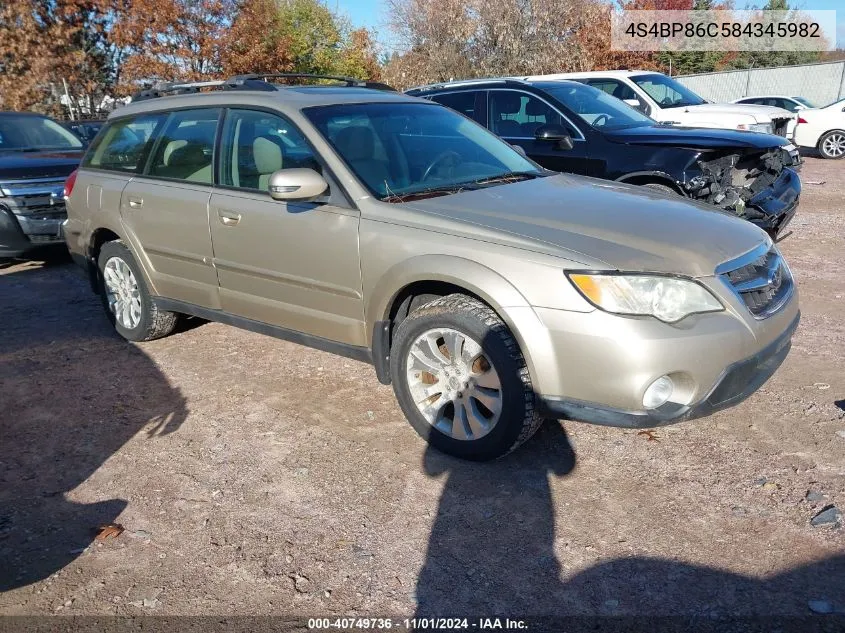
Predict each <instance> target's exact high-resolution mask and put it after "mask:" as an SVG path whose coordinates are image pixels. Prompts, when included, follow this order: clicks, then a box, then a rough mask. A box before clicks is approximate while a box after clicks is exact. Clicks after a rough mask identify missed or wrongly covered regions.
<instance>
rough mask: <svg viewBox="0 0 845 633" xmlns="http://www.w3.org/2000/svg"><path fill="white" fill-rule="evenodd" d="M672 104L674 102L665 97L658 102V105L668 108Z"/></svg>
mask: <svg viewBox="0 0 845 633" xmlns="http://www.w3.org/2000/svg"><path fill="white" fill-rule="evenodd" d="M673 103H675V102H674V101H672V99H671V98H670V97H666V98H664V99H663V100H662V101H661V102H660V105H662V106H667V107H668V106H671V105H672V104H673Z"/></svg>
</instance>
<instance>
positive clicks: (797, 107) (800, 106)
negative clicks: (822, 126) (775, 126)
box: [792, 103, 807, 112]
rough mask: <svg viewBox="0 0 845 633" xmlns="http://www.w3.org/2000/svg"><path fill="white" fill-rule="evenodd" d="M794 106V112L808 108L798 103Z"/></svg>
mask: <svg viewBox="0 0 845 633" xmlns="http://www.w3.org/2000/svg"><path fill="white" fill-rule="evenodd" d="M792 107H793V108H794V110H793V112H798V111H799V110H806V109H807V108H806V107H805V106H802V105H798V104H797V103H796V104H795V105H794V106H792Z"/></svg>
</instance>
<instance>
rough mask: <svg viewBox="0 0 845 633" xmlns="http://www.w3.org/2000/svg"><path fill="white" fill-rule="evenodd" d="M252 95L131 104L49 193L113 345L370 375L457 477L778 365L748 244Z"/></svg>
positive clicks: (767, 249) (525, 165)
mask: <svg viewBox="0 0 845 633" xmlns="http://www.w3.org/2000/svg"><path fill="white" fill-rule="evenodd" d="M274 80H275V78H274V77H257V76H251V77H239V78H235V79H233V80H229V81H227V82H220V85H219V86H217V87H219V88H224V89H220V90H212V91H210V92H203V93H197V94H182V95H178V96H159V95H160V94H161V93H163V92H166V89H163V90H159V91H157V92H155V93H153V94H149V95H144V96H147V97H150V98H144V99H140V100H137V101H136V102H135V103H133V104H131V105H129V106H127V107H124V108H121V109H120V110H118V111H116V112H115V113H113V114H112V116H111V117H110V118H109V120H108V122H107V123H106V125H105V127H104V129H103V130H102V132H101V133H100V134H99V135H98V137H97V139H96V140H95V141H94V143H93V144H92V145H91V147H90V148H89V150H88V152H87V154H86V156H85V158H84V160H83V162H82V166H81V167H80V169H79V170H78V172H76V173H75V174H74V175H73V176H71V178H70V179H69V182H68V184H67V188H66V190H67V198H68V220H67V223H66V225H65V235H66V239H67V243H68V246H69V248H70V251H71V253H72V255H73V256H74V258H75V259H76V261H77V262H78V263H80V264H81V265H82V266H83V267H84V268H85V269H86V270H87V271H88V273H89V275H90V278H91V281H92V286H93V289H94V291H95V292H97V293H99V294H100V296H101V297H102V299H103V304H104V306H105V309H106V314H107V315H108V316H109V318H110V319H111V320H112V322H113V323H114V326H115V328H116V329H117V331H118V332H119V333H120V334H121V335H123V336H124V337H125V338H127V339H129V340H131V341H145V340H150V339H153V338H157V337H161V336H164V335H166V334H168V333H169V332H171V331H172V330H173V328H174V326H175V324H176V322H177V320H178V318H179V315H183V314H188V315H196V316H199V317H203V318H206V319H212V320H216V321H220V322H223V323H228V324H231V325H235V326H239V327H243V328H246V329H249V330H254V331H257V332H262V333H265V334H269V335H272V336H277V337H280V338H283V339H287V340H292V341H295V342H298V343H302V344H305V345H310V346H313V347H316V348H319V349H323V350H329V351H332V352H336V353H338V354H341V355H344V356H348V357H351V358H355V359H358V360H361V361H366V362H369V363H372V364H373V365H374V366H375V371H376V375H377V376H378V379H379V380H380V381H381V382H383V383H386V384H387V383H392V385H393V388H394V390H395V393H396V397H397V399H398V401H399V404H400V406H401V407H402V410H403V412H404V413H405V415H406V416H407V418H408V420H409V421H410V423H411V425H412V426H413V427H414V428H415V429H416V430H417V431H418V432H419V433H420V435H422V436H423V437H424V438H425V439H427V440H428V441H429V442H430V443H431V444H432V445H433V446H435V447H436V448H438V449H440V450H443V451H445V452H447V453H451V454H454V455H458V456H460V457H464V458H468V459H477V460H484V459H492V458H496V457H499V456H502V455H504V454H506V453H508V452H509V451H511V450H513V449H514V448H516V447H517V446H519V445H520V444H521V443H522V442H524V441H525V440H527V439H528V438H529V437H531V435H532V434H533V433H534V431H535V430H536V429H537V428H538V426H539V425H540V423H541V422H542V420H543V419H545V418H548V417H553V418H570V419H575V420H583V421H586V422H594V423H598V424H606V425H612V426H621V427H634V428H646V427H653V426H657V425H662V424H668V423H672V422H680V421H683V420H689V419H692V418H696V417H700V416H704V415H707V414H709V413H711V412H713V411H716V410H718V409H723V408H725V407H729V406H732V405H735V404H737V403H739V402H741V401H742V400H743V399H745V398H746V397H748V396H749V395H750V394H751V393H753V392H754V391H755V390H756V389H757V388H759V387H760V385H762V384H763V383H764V382H765V381H766V380H767V379H768V378H769V377H770V376H771V375H772V373H773V372H774V371H775V370H776V369H777V367H778V366H779V365H780V364H781V362H782V361H783V360H784V358H785V357H786V354H787V352H788V350H789V346H790V339H791V337H792V334H793V332H794V331H795V328H796V326H797V324H798V318H799V312H798V296H797V290H796V287H795V284H794V282H793V279H792V275H791V274H790V271H789V267H788V266H787V264H786V262H785V261H784V259H783V258H782V256H781V254H780V253H779V252H778V249H777V247H776V246H775V245H774V244H772V241H771V240H770V239H769V237H768V236H767V235H766V234H765V233H764V232H763V231H762V230H760V229H758V228H757V227H755V226H753V225H752V224H750V223H747V222H744V221H742V220H739V219H737V218H736V217H732V216H730V215H728V214H726V213H723V212H719V211H714V210H711V209H710V208H707V207H703V206H699V205H697V204H696V203H693V202H690V201H687V200H684V199H681V198H678V197H676V196H666V195H663V194H662V193H660V192H655V191H650V190H645V189H642V188H638V187H634V186H628V185H622V184H616V183H611V182H607V181H601V180H593V179H588V178H583V177H577V176H569V175H560V174H555V173H552V172H549V171H546V170H544V169H542V168H540V167H539V166H537V165H536V164H535V163H533V162H532V161H530V160H528V159H527V158H525V157H524V156H523V155H521V154H520V153H518V152H517V151H516V150H514V148H512V147H511V146H510V145H508V144H507V143H505V142H503V141H501V140H500V139H498V138H497V137H495V136H494V135H492V134H491V133H489V132H488V131H487V130H485V129H484V128H483V127H481V126H479V125H477V124H476V123H474V122H473V121H471V120H469V119H467V118H465V117H464V116H462V115H460V114H458V113H456V112H454V111H452V110H449V109H447V108H445V107H443V106H440V105H438V104H435V103H431V102H428V101H423V100H421V99H416V98H412V97H408V96H404V95H401V94H397V93H395V92H391V91H387V90H374V89H370V88H368V87H366V86H362V85H360V83H359V82H356V81H354V80H343V81H340V82H338V83H337V84H336V85H319V86H317V85H279V84H277V83H274ZM169 88H174V89H176V90H179V91H182V92H184V91H186V90H187V91H190V90H191V87H190V86H188V87H185V86H179V87H169ZM279 362H280V365H281V364H282V363H283V362H284V360H283V359H279Z"/></svg>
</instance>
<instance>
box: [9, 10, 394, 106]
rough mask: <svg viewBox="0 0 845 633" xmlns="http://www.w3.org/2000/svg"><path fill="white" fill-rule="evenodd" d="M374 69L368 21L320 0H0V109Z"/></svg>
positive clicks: (374, 73)
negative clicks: (258, 77)
mask: <svg viewBox="0 0 845 633" xmlns="http://www.w3.org/2000/svg"><path fill="white" fill-rule="evenodd" d="M253 72H256V73H262V72H263V73H284V72H301V73H315V74H340V75H348V76H356V77H378V76H379V74H380V72H381V67H380V65H379V63H378V58H377V49H376V44H375V41H374V38H373V35H372V33H371V32H370V31H368V30H367V29H364V28H359V29H355V28H352V26H351V25H350V23H349V21H348V19H347V18H345V17H344V16H342V15H338V14H335V13H333V12H332V11H331V10H329V8H328V7H327V6H326V5H325V4H323V3H322V2H321V1H320V0H0V109H6V110H36V111H42V112H46V113H49V114H54V115H61V114H64V112H63V111H62V110H63V107H62V105H61V103H62V101H63V99H62V97H64V101H65V102H67V101H68V100H69V101H70V105H71V107H72V108H74V109H75V110H76V111H77V112H94V111H96V110H97V109H98V108H100V107H101V105H102V104H103V103H104V101H108V100H109V99H114V98H118V97H122V96H126V95H130V94H132V93H134V92H136V91H137V90H138V89H140V88H142V87H144V86H149V85H152V84H155V83H157V82H160V81H201V80H208V79H217V78H222V77H228V76H231V75H237V74H244V73H253Z"/></svg>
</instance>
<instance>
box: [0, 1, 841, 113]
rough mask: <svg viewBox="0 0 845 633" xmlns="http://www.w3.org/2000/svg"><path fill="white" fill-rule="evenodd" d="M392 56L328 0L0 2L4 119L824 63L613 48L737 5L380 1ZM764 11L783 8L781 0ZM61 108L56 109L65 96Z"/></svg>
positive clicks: (806, 56)
mask: <svg viewBox="0 0 845 633" xmlns="http://www.w3.org/2000/svg"><path fill="white" fill-rule="evenodd" d="M382 2H383V7H384V10H385V20H386V22H387V26H388V27H389V29H390V34H391V37H390V48H391V49H392V52H391V53H389V54H384V53H381V52H380V50H379V46H378V44H377V43H376V37H375V34H374V33H373V32H372V31H370V30H368V29H366V28H357V29H356V28H353V27H352V26H351V24H350V22H349V20H348V18H346V17H345V16H344V15H341V14H338V13H336V12H333V11H332V10H330V9H329V7H328V6H327V5H326V4H324V2H323V0H23V1H21V0H0V108H2V109H7V110H9V109H11V110H38V111H42V112H47V113H50V114H54V115H62V114H65V113H66V112H64V111H63V110H64V107H63V106H62V105H61V104H62V103H63V102H65V103H66V102H68V101H69V102H70V106H71V107H72V108H74V109H75V110H76V111H77V112H94V111H96V110H97V109H98V108H100V107H101V106H102V104H103V103H104V102H108V100H109V99H115V98H119V97H121V96H125V95H128V94H132V93H133V92H135V91H136V90H138V89H139V88H141V87H143V86H145V85H151V84H154V83H156V82H159V81H198V80H207V79H216V78H221V77H226V76H231V75H236V74H244V73H253V72H256V73H260V72H267V73H269V72H299V73H315V74H339V75H347V76H354V77H358V78H366V79H374V80H379V79H380V80H383V81H386V82H387V83H390V84H391V85H393V86H395V87H396V88H407V87H409V86H412V85H418V84H423V83H430V82H435V81H446V80H450V79H463V78H472V77H487V76H497V75H517V76H518V75H527V74H541V73H548V72H566V71H581V70H595V69H607V68H643V69H655V70H662V71H666V70H667V69H668V68H669V67H671V68H672V70H673V73H674V74H689V73H694V72H708V71H713V70H728V69H732V68H748V67H756V68H759V67H763V66H776V65H786V64H795V63H808V62H812V61H817V60H819V59H820V58H823V57H824V56H820V55H819V54H818V53H777V52H775V53H772V52H768V53H703V52H700V53H699V52H683V53H669V52H665V51H664V52H655V53H634V52H625V51H614V50H611V48H610V20H611V14H612V12H613V11H614V10H618V9H620V8H623V9H663V10H670V9H697V10H706V9H720V8H724V9H730V8H732V0H724V1H723V2H722V3H719V2H717V0H493V1H491V0H382ZM760 8H763V9H777V10H787V9H789V8H790V7H789V5H788V4H787V0H767V2H766V4H764V5H763V6H762V7H760ZM62 97H64V99H63V98H62Z"/></svg>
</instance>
